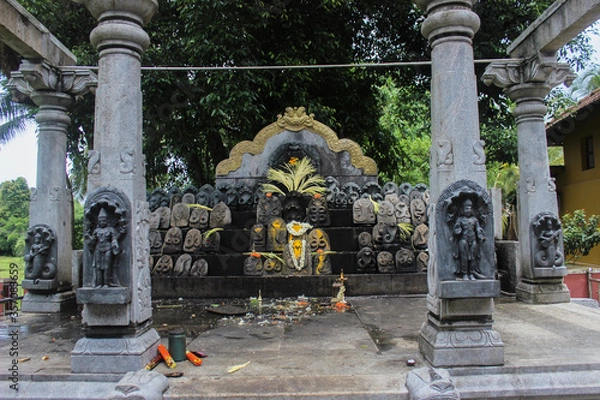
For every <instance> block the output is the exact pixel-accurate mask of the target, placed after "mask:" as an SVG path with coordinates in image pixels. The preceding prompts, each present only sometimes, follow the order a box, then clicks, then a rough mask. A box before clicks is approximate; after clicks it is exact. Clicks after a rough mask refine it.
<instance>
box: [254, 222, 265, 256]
mask: <svg viewBox="0 0 600 400" xmlns="http://www.w3.org/2000/svg"><path fill="white" fill-rule="evenodd" d="M250 248H251V249H253V250H256V251H265V250H266V248H267V232H266V230H265V226H264V225H262V224H254V225H252V229H251V230H250Z"/></svg>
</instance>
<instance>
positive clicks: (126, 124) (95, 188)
mask: <svg viewBox="0 0 600 400" xmlns="http://www.w3.org/2000/svg"><path fill="white" fill-rule="evenodd" d="M76 2H78V3H82V4H84V5H85V6H86V7H87V8H88V10H89V11H90V12H91V13H92V15H93V16H94V17H95V18H96V19H97V20H98V21H99V23H98V25H97V26H96V28H95V29H94V30H93V31H92V32H91V34H90V40H91V42H92V44H93V45H94V46H95V47H96V49H97V50H98V52H99V60H98V89H97V91H96V110H95V115H96V118H95V127H94V128H95V131H94V150H93V151H90V160H89V165H88V172H89V175H88V195H87V197H86V202H85V205H84V209H85V217H84V236H85V237H84V251H83V271H82V273H83V276H82V284H83V287H82V288H80V289H78V291H77V301H78V302H79V303H80V304H83V305H84V311H83V325H84V332H85V335H86V337H85V338H83V339H81V340H80V341H79V342H77V345H76V346H75V349H74V350H73V353H72V368H73V371H74V372H113V373H121V372H128V371H132V370H136V369H140V368H142V367H143V366H144V365H145V364H146V363H147V362H148V361H149V360H150V359H151V358H152V357H153V356H155V355H156V353H157V352H156V347H157V345H158V342H159V336H158V333H157V332H156V331H155V330H154V329H149V328H148V327H149V325H150V322H151V318H152V301H151V296H150V293H151V280H150V268H149V256H150V246H149V240H148V231H149V217H150V211H149V208H148V203H147V202H146V180H145V177H144V155H143V153H142V92H141V64H140V60H141V55H142V53H143V52H144V50H145V49H146V48H147V47H148V45H149V42H150V41H149V37H148V34H147V33H146V32H145V31H144V29H143V26H144V25H145V24H146V23H148V22H149V21H150V18H152V16H153V15H154V14H155V13H156V11H157V8H158V2H157V0H140V1H114V0H77V1H76Z"/></svg>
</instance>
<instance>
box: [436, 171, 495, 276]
mask: <svg viewBox="0 0 600 400" xmlns="http://www.w3.org/2000/svg"><path fill="white" fill-rule="evenodd" d="M437 213H438V216H437V221H436V223H437V224H438V239H439V240H440V244H443V246H445V247H447V251H445V250H444V249H443V247H442V248H440V251H439V252H438V258H439V259H440V260H442V261H443V262H442V263H441V264H440V263H438V265H442V266H448V267H447V268H446V269H445V270H444V271H440V277H441V280H463V281H475V280H493V279H494V276H495V267H494V244H493V241H494V240H493V234H494V233H493V226H491V224H492V215H491V213H492V203H491V198H490V197H489V195H488V194H487V192H486V191H485V190H484V189H483V188H481V187H480V186H479V185H477V184H476V183H474V182H472V181H467V180H463V181H458V182H455V183H454V184H452V185H450V186H449V187H448V188H447V189H446V190H445V191H444V192H442V195H441V196H440V198H439V200H438V207H437ZM450 255H451V256H450Z"/></svg>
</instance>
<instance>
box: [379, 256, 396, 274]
mask: <svg viewBox="0 0 600 400" xmlns="http://www.w3.org/2000/svg"><path fill="white" fill-rule="evenodd" d="M377 271H378V272H379V273H380V274H394V273H396V260H395V257H394V255H393V254H392V253H390V252H389V251H381V252H379V254H377Z"/></svg>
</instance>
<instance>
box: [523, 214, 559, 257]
mask: <svg viewBox="0 0 600 400" xmlns="http://www.w3.org/2000/svg"><path fill="white" fill-rule="evenodd" d="M531 228H532V235H533V236H532V239H531V243H532V246H533V248H534V250H533V261H534V267H536V268H550V267H560V266H562V265H563V263H564V255H563V252H562V251H561V240H560V239H561V235H562V227H561V224H560V221H559V219H558V217H557V216H556V215H554V214H552V213H550V212H541V213H539V214H538V215H536V216H535V218H534V219H533V221H532V223H531Z"/></svg>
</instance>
